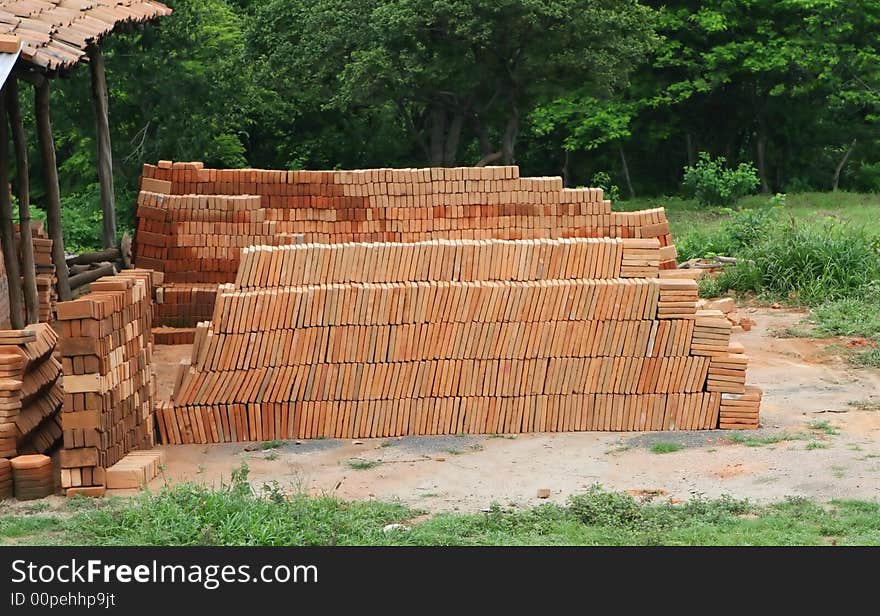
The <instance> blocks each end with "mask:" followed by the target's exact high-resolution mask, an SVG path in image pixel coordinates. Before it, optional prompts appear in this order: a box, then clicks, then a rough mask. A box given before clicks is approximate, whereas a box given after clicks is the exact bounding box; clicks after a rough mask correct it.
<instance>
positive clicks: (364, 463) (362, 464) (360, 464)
mask: <svg viewBox="0 0 880 616" xmlns="http://www.w3.org/2000/svg"><path fill="white" fill-rule="evenodd" d="M380 464H382V460H349V461H348V467H349V468H351V469H354V470H356V471H366V470H369V469H371V468H376V467H377V466H379V465H380Z"/></svg>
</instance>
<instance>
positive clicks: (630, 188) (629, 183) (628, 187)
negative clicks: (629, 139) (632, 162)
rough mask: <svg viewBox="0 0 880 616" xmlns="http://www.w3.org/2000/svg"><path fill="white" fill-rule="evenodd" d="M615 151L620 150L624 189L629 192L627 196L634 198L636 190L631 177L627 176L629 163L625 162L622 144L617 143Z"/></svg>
mask: <svg viewBox="0 0 880 616" xmlns="http://www.w3.org/2000/svg"><path fill="white" fill-rule="evenodd" d="M617 151H618V152H620V164H621V165H622V166H623V179H624V180H625V181H626V190H627V192H629V198H630V199H635V198H636V191H635V189H633V183H632V178H630V176H629V165H628V164H627V162H626V154H625V153H624V151H623V144H622V143H619V144H617Z"/></svg>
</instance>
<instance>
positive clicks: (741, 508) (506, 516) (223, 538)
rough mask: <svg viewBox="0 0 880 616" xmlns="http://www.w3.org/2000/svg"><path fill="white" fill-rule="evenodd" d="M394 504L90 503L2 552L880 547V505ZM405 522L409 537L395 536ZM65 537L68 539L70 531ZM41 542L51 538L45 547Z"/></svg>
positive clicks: (220, 493)
mask: <svg viewBox="0 0 880 616" xmlns="http://www.w3.org/2000/svg"><path fill="white" fill-rule="evenodd" d="M419 516H420V513H419V512H416V511H413V510H411V509H408V508H406V507H404V506H402V505H399V504H394V503H383V502H379V501H368V502H346V501H341V500H338V499H334V498H330V497H321V498H313V497H309V496H305V495H295V496H290V497H288V496H284V495H282V494H280V493H279V492H277V491H276V490H275V489H270V490H268V491H257V492H256V493H255V492H253V491H251V490H250V488H249V487H248V486H247V484H244V483H241V482H237V483H235V484H234V485H233V486H228V487H224V489H222V490H217V491H212V490H210V489H209V488H206V487H203V486H192V485H177V486H174V487H169V488H166V489H165V490H163V491H161V492H160V493H157V494H153V495H150V494H144V495H142V496H140V497H138V498H135V499H116V500H113V501H104V502H94V503H92V502H89V503H86V504H84V505H83V506H82V507H80V508H78V509H77V510H75V511H74V512H73V515H72V516H71V517H69V518H68V519H65V520H60V519H57V518H55V517H46V519H45V521H44V522H43V523H42V524H41V525H33V527H32V528H31V529H30V530H31V531H33V534H30V533H28V532H26V529H23V528H16V529H9V528H7V529H6V531H7V532H6V533H4V532H3V531H4V525H3V522H4V519H5V517H4V516H2V515H0V543H3V542H4V539H8V540H11V541H14V542H16V543H29V542H30V543H41V542H46V541H49V542H54V543H59V544H73V545H83V544H98V545H204V544H221V545H342V544H348V545H646V544H653V545H656V544H663V545H802V544H827V543H831V542H832V541H833V542H835V543H852V544H878V543H880V504H877V503H874V502H840V501H838V502H833V503H831V504H830V506H825V505H823V504H819V503H813V502H810V501H807V500H803V499H795V500H787V501H783V502H781V503H777V504H774V505H769V506H758V505H754V504H752V503H748V502H746V501H740V500H734V499H731V498H721V499H713V500H706V499H700V498H695V499H693V500H691V501H688V502H686V503H682V504H672V503H670V502H644V501H640V500H637V499H635V498H633V497H632V496H630V495H628V494H622V493H616V492H609V491H606V490H604V489H602V488H601V487H599V486H593V487H591V488H589V489H588V490H587V491H586V492H585V493H582V494H578V495H574V496H572V497H570V498H569V500H568V501H567V502H566V503H564V504H556V503H545V504H542V505H539V506H537V507H534V508H526V509H511V508H505V507H500V506H498V505H493V506H491V507H489V508H488V510H487V511H486V512H483V513H473V514H470V513H468V514H459V513H446V514H439V515H434V516H431V517H427V518H423V519H421V520H419V519H418V517H419ZM392 522H403V523H405V524H406V525H407V526H408V527H409V529H408V530H398V531H395V532H389V533H386V532H384V527H385V525H387V524H389V523H392ZM62 530H63V531H64V533H63V534H59V532H60V531H62ZM41 532H47V533H49V534H50V535H51V536H50V537H44V536H43V535H41V534H38V533H41Z"/></svg>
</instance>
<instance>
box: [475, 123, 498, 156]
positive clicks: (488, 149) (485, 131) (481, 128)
mask: <svg viewBox="0 0 880 616" xmlns="http://www.w3.org/2000/svg"><path fill="white" fill-rule="evenodd" d="M474 122H475V123H476V125H477V135H478V136H479V139H480V153H481V154H482V155H483V157H486V156H489V155H490V154H493V153H494V152H495V148H493V147H492V141H491V140H490V139H489V128H488V127H487V126H486V125H485V124H484V123H483V122H482V121H481V120H480V119H479V118H477V119H476V120H474Z"/></svg>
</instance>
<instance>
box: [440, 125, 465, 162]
mask: <svg viewBox="0 0 880 616" xmlns="http://www.w3.org/2000/svg"><path fill="white" fill-rule="evenodd" d="M463 125H464V114H463V113H461V112H458V113H456V114H455V115H454V116H453V117H452V122H450V124H449V128H448V129H447V133H446V142H445V145H444V148H443V149H444V152H443V164H444V165H445V166H447V167H454V166H455V163H456V162H457V161H458V142H459V140H460V139H461V129H462V126H463Z"/></svg>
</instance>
